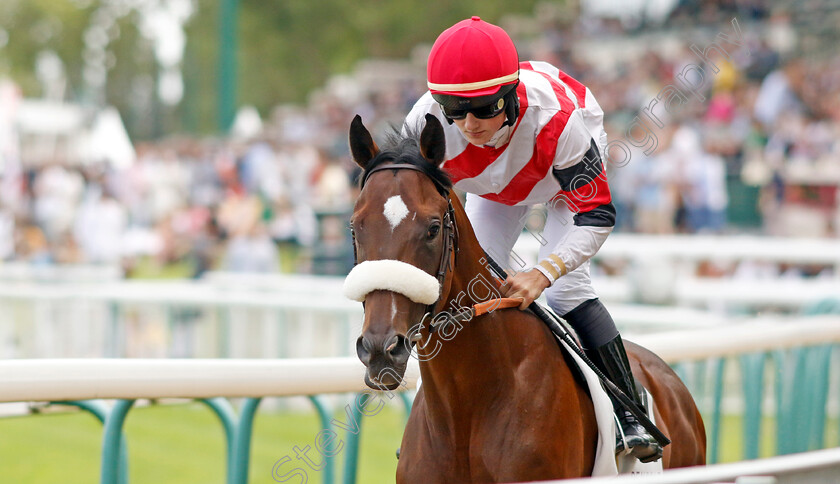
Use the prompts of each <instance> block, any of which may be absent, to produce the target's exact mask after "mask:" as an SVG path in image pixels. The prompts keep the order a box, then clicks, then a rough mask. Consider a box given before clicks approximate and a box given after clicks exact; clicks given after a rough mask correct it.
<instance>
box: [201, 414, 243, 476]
mask: <svg viewBox="0 0 840 484" xmlns="http://www.w3.org/2000/svg"><path fill="white" fill-rule="evenodd" d="M201 402H202V403H204V404H205V405H207V406H208V407H210V409H211V410H213V412H214V413H215V414H216V416H218V417H219V420H221V421H222V426H223V427H224V429H225V449H226V454H227V465H226V470H225V475H226V479H225V482H227V483H228V484H233V483H234V482H235V477H234V475H233V470H234V469H233V461H234V455H233V446H234V440H235V438H236V427H237V423H236V411H234V409H233V406H232V405H231V404H230V402H229V401H228V400H227V399H226V398H222V397H217V398H207V399H202V400H201Z"/></svg>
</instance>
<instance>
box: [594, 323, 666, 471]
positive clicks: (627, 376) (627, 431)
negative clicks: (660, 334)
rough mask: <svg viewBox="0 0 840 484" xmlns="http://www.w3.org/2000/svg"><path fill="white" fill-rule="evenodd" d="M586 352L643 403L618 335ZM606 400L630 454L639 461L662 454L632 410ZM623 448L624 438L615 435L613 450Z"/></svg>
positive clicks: (638, 401)
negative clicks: (610, 406) (616, 437)
mask: <svg viewBox="0 0 840 484" xmlns="http://www.w3.org/2000/svg"><path fill="white" fill-rule="evenodd" d="M586 356H588V357H589V359H590V360H592V362H593V363H595V365H596V366H597V367H598V368H599V369H600V370H601V371H602V372H604V375H606V377H607V378H609V379H610V381H611V382H613V383H614V384H615V385H616V386H617V387H618V388H619V389H620V390H621V391H623V392H624V393H625V394H627V395H628V396H629V397H631V398H632V399H633V401H635V402H636V404H637V405H638V406H639V407H642V408H644V407H643V403H642V402H643V401H644V399H643V397H642V395H643V394H644V393H643V392H644V390H642V393H640V392H639V391H638V389H637V387H636V382H635V380H634V378H633V373H632V372H631V371H630V362H629V361H627V353H626V352H625V351H624V343H622V341H621V336H616V337H615V338H613V339H612V340H611V341H609V342H608V343H606V344H603V345H601V346H599V347H597V348H595V349H594V350H586ZM610 400H612V402H613V408H614V409H615V413H616V415H617V416H618V420H619V422H620V424H621V431H622V432H623V433H624V441H625V442H626V443H627V447H628V448H629V451H630V455H632V456H634V457H636V458H637V459H639V460H640V461H642V462H653V461H655V460H659V459H660V458H662V447H661V446H660V445H659V443H658V442H657V441H656V439H654V438H653V437H652V436H651V435H650V433H648V431H647V430H645V428H644V427H643V426H642V424H640V423H639V421H638V420H637V419H636V417H634V416H633V414H632V413H630V412H629V411H627V410H626V409H625V408H624V406H623V405H622V404H621V403H620V402H619V401H617V400H616V399H615V398H614V397H613V396H612V395H610ZM623 451H624V442H621V439H620V438H619V439H617V442H616V454H618V453H619V452H623Z"/></svg>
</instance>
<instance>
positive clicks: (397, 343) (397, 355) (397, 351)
mask: <svg viewBox="0 0 840 484" xmlns="http://www.w3.org/2000/svg"><path fill="white" fill-rule="evenodd" d="M389 341H390V343H391V344H389V345H388V346H387V347H386V348H385V353H386V354H387V355H388V356H389V357H390V358H391V360H392V361H394V362H395V363H404V362H405V360H407V359H408V355H409V354H410V353H411V345H410V344H409V341H408V338H406V337H405V336H403V335H401V334H397V335H394V337H393V338H391V340H389Z"/></svg>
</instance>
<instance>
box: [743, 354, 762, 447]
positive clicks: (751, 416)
mask: <svg viewBox="0 0 840 484" xmlns="http://www.w3.org/2000/svg"><path fill="white" fill-rule="evenodd" d="M764 361H765V353H752V354H748V355H741V385H742V387H743V392H744V423H743V425H744V444H743V445H744V448H743V455H742V457H743V458H744V459H757V458H758V454H759V451H760V449H759V443H760V442H761V417H762V408H761V407H762V405H761V404H762V400H763V396H764Z"/></svg>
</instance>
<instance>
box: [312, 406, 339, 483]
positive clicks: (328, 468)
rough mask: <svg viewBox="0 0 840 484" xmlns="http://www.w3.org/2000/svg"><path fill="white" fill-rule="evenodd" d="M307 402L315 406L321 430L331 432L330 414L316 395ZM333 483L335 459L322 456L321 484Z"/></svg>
mask: <svg viewBox="0 0 840 484" xmlns="http://www.w3.org/2000/svg"><path fill="white" fill-rule="evenodd" d="M309 401H310V402H312V405H314V406H315V410H317V411H318V417H319V418H320V419H321V428H322V429H323V430H329V431H332V424H331V423H330V413H329V412H328V411H327V407H326V405H324V403H323V402H322V401H321V399H320V398H318V396H317V395H309ZM334 482H335V457H334V456H333V455H332V454H330V455H324V480H323V481H322V484H333V483H334Z"/></svg>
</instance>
